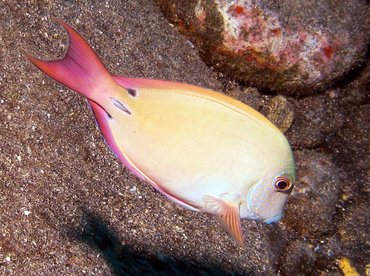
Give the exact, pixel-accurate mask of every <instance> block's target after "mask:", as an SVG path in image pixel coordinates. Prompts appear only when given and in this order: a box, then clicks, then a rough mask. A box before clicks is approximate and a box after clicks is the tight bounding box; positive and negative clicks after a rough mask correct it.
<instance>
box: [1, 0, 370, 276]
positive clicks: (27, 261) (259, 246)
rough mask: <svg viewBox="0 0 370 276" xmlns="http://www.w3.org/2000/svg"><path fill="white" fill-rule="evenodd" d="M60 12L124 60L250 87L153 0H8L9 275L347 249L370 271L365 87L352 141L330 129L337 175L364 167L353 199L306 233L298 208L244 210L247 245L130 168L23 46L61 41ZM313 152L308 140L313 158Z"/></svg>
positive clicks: (171, 267) (245, 269)
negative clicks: (281, 214) (270, 215)
mask: <svg viewBox="0 0 370 276" xmlns="http://www.w3.org/2000/svg"><path fill="white" fill-rule="evenodd" d="M50 16H56V17H59V18H62V19H63V20H65V21H66V22H68V23H70V24H71V25H72V26H74V27H75V28H76V29H77V30H78V31H79V32H80V33H81V34H82V35H83V36H84V37H85V38H86V39H87V40H88V41H89V43H90V44H91V45H92V46H93V47H94V49H95V50H96V52H97V53H98V55H99V56H100V57H101V58H102V60H103V62H104V63H105V64H106V66H107V67H108V69H109V70H110V71H111V72H113V73H114V74H118V75H124V76H131V77H134V76H135V77H145V78H159V79H168V80H176V81H182V82H187V83H191V84H196V85H201V86H204V87H208V88H213V89H216V90H219V91H223V92H225V93H229V94H230V95H232V96H234V97H237V98H239V99H240V100H243V101H247V100H248V97H246V96H245V95H243V93H242V92H241V93H237V92H235V89H234V88H235V87H238V88H240V87H239V85H238V84H235V83H234V82H233V81H231V80H228V79H227V78H224V77H223V76H222V75H220V74H217V73H215V72H212V70H211V68H208V67H207V66H206V65H205V64H204V63H203V61H202V60H201V59H200V57H199V55H198V52H197V50H196V49H195V48H194V47H193V45H192V44H191V43H189V42H188V41H187V40H186V39H185V38H184V37H182V36H181V35H180V34H179V33H178V32H177V30H176V29H175V28H174V27H173V26H172V25H171V24H170V23H169V22H168V21H167V20H166V19H165V18H164V17H163V15H162V13H161V12H160V10H159V9H158V8H157V7H156V6H155V5H154V4H153V3H152V2H151V1H144V0H139V1H84V2H82V1H81V2H76V3H75V2H74V1H32V0H27V1H22V3H20V2H19V3H17V2H15V1H14V2H13V1H1V2H0V22H1V25H0V50H1V51H0V275H83V274H86V275H110V274H115V275H123V274H136V275H138V274H140V273H147V274H154V273H157V274H167V275H173V274H194V275H199V274H204V275H206V274H221V275H222V274H247V275H249V274H252V275H262V274H263V275H275V274H289V272H291V273H298V272H301V273H302V274H316V275H317V274H319V273H321V275H333V274H338V275H340V273H341V270H340V269H339V267H338V261H339V260H341V258H343V257H347V258H348V259H350V260H351V262H352V263H353V264H354V266H355V267H356V269H357V270H358V271H360V272H361V273H365V266H366V264H367V263H369V260H368V255H369V237H368V234H367V231H366V229H368V226H369V225H368V222H369V212H368V210H367V208H366V204H367V205H368V194H366V192H368V188H366V187H367V186H368V180H369V179H368V178H367V179H366V177H368V171H367V170H368V167H367V169H366V162H368V159H367V157H368V151H367V152H366V147H368V146H369V144H368V122H369V120H368V117H369V116H368V115H369V105H368V103H369V102H368V99H367V100H366V99H365V101H362V102H361V104H358V105H357V106H354V107H353V112H352V113H351V114H352V115H351V116H348V112H347V113H346V114H347V115H345V116H347V117H346V118H345V121H346V122H347V121H350V123H349V124H347V125H346V124H345V125H344V127H343V133H354V134H356V135H357V136H356V137H355V138H354V139H355V140H354V139H352V138H351V139H352V140H351V139H350V138H348V143H351V145H350V146H345V144H346V142H347V140H346V139H345V138H343V139H342V140H338V141H337V140H333V141H334V142H333V143H332V145H333V147H337V148H335V150H336V152H335V153H334V154H333V155H334V157H335V158H334V161H333V162H334V164H335V166H337V167H338V169H339V170H344V171H346V174H344V176H341V175H339V177H342V180H348V179H350V178H351V175H352V174H356V175H357V176H358V175H360V176H361V177H362V180H363V181H362V182H361V180H359V179H354V181H353V182H351V183H350V184H349V185H350V187H354V186H353V185H357V186H356V188H353V190H350V191H348V189H342V188H341V189H340V193H342V194H345V195H346V196H347V197H348V196H349V198H350V201H346V199H342V201H340V202H338V204H337V205H338V207H337V208H338V210H337V211H336V212H337V213H336V214H335V217H334V218H333V222H332V223H333V224H334V225H335V228H334V229H330V230H328V231H324V232H320V235H319V236H312V235H311V236H310V237H309V238H307V237H306V236H304V235H302V231H301V232H300V231H299V229H298V230H297V228H295V225H296V222H297V221H298V222H299V221H300V220H302V218H301V217H295V218H293V222H292V221H291V220H292V217H291V216H290V220H284V219H283V220H282V221H281V222H280V223H278V224H274V225H265V224H263V223H259V222H253V221H243V222H242V227H243V231H244V233H245V240H246V244H245V246H244V247H243V248H241V247H239V246H238V244H237V243H236V242H235V241H234V240H232V239H231V238H230V236H229V235H228V234H227V233H226V232H225V231H224V230H223V228H222V226H221V225H220V224H219V223H218V222H217V221H216V220H215V219H214V218H213V217H212V216H210V215H206V214H200V213H196V212H191V211H188V210H185V209H183V208H181V207H178V206H176V205H175V204H174V203H172V202H170V201H169V200H167V199H166V198H165V197H164V196H162V195H161V194H159V193H158V192H156V191H154V189H153V188H152V187H150V186H149V185H147V184H145V183H144V182H142V181H140V180H139V179H138V178H137V177H135V176H134V175H133V174H132V173H130V172H129V171H128V170H127V169H125V168H124V167H123V166H122V165H121V164H120V163H119V161H118V159H117V158H116V157H115V156H114V155H113V153H112V152H111V151H110V150H109V149H108V147H107V145H106V144H105V142H104V140H103V139H102V136H101V134H100V132H99V130H98V128H97V127H96V124H95V120H94V118H93V115H92V112H91V110H90V109H89V107H88V105H87V103H86V101H85V100H84V99H83V98H82V97H80V96H78V95H77V94H76V93H74V92H72V91H71V90H68V89H67V88H65V87H63V86H61V85H59V84H57V83H56V82H55V81H53V80H51V79H49V78H47V77H46V76H45V75H43V74H42V73H41V72H40V71H38V70H37V69H36V68H35V67H34V66H32V65H31V64H30V62H28V61H27V60H26V58H25V57H24V54H23V53H24V51H27V52H29V53H32V54H34V55H37V56H40V57H43V58H54V57H57V56H61V55H62V54H63V51H64V50H65V47H66V45H65V43H66V35H65V33H64V32H63V31H62V29H61V28H60V27H59V26H57V25H56V24H55V23H53V22H52V21H51V20H50ZM364 70H367V71H368V67H367V69H366V68H365V69H364ZM359 74H360V73H359ZM363 74H365V77H363V76H360V77H359V78H362V79H360V81H362V82H363V81H364V80H363V79H364V78H367V76H368V75H366V72H365V73H363ZM353 79H354V80H353V81H355V80H356V77H354V78H353ZM347 85H350V84H347ZM239 90H240V89H239ZM239 90H238V91H239ZM241 90H243V89H241ZM230 91H231V92H230ZM232 91H234V92H232ZM361 93H365V92H364V91H363V92H361ZM367 93H368V90H367ZM346 95H347V94H345V95H344V96H343V98H345V97H347V96H346ZM269 97H270V96H269V95H267V96H262V97H260V98H259V99H262V102H263V99H269ZM298 119H299V118H298ZM327 123H331V122H327ZM352 124H353V125H354V126H353V132H352V131H351V129H352ZM356 128H358V129H360V130H358V129H356ZM364 129H365V130H364ZM343 135H344V134H343ZM343 135H342V136H343ZM339 136H340V135H339ZM344 136H345V135H344ZM345 137H347V136H345ZM354 141H359V143H360V144H359V145H357V144H356V146H353V143H355V142H354ZM366 142H367V145H366ZM341 148H346V150H343V151H342V152H341ZM299 150H302V149H299ZM308 150H313V149H308ZM314 150H317V151H321V152H324V153H325V152H328V151H330V150H332V151H333V152H334V151H335V150H333V148H330V147H329V148H328V149H318V148H316V149H314ZM356 150H359V151H361V152H356ZM364 150H365V153H364ZM338 151H339V153H342V154H343V155H342V156H343V159H346V160H348V162H349V163H346V162H344V163H343V159H342V158H340V156H339V155H338ZM305 156H306V155H305V152H304V149H303V153H302V152H300V153H299V154H298V157H299V158H301V161H300V164H301V165H302V166H303V167H305V164H306V163H305V162H306V160H305ZM356 156H357V157H356ZM351 158H352V159H351ZM356 158H360V159H361V160H358V159H356ZM355 162H362V163H361V164H360V165H359V166H357V165H356V164H355ZM364 163H365V165H364ZM348 164H350V165H348ZM351 164H352V165H351ZM353 164H355V165H353ZM367 164H368V163H367ZM353 168H359V171H356V170H354V171H353V172H352V171H350V170H351V169H353ZM298 169H299V167H298ZM348 175H349V177H348ZM342 182H343V181H342ZM361 183H362V184H361ZM366 183H367V184H366ZM351 185H352V186H351ZM361 185H362V186H361ZM351 189H352V188H351ZM343 191H344V192H343ZM343 200H344V201H345V202H344V203H343ZM294 204H297V205H299V204H300V202H299V201H295V202H294ZM289 208H291V210H295V209H294V208H295V206H292V205H289V206H288V212H289ZM342 209H343V210H342ZM353 209H354V210H355V211H353ZM358 210H360V211H358ZM307 212H309V210H308V211H307ZM321 212H323V213H325V210H321ZM293 213H294V211H293ZM320 215H321V213H318V214H317V216H320ZM303 219H304V218H303ZM343 223H344V226H343ZM292 225H293V226H292ZM291 226H292V227H291ZM347 226H348V227H347ZM307 227H310V224H309V222H307ZM339 230H342V231H346V233H345V234H343V233H339V232H338V231H339ZM308 231H309V230H308ZM312 233H315V232H312ZM343 235H344V236H345V237H347V240H344V238H343ZM320 244H321V248H324V249H322V251H320V250H321V249H320ZM317 246H319V247H317ZM317 248H319V249H320V250H318V249H317ZM330 252H332V253H330Z"/></svg>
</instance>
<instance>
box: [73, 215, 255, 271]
mask: <svg viewBox="0 0 370 276" xmlns="http://www.w3.org/2000/svg"><path fill="white" fill-rule="evenodd" d="M68 232H69V235H68V236H69V237H70V238H73V239H75V240H77V241H79V242H81V243H84V244H87V245H88V246H89V247H91V248H92V249H93V250H96V251H98V252H99V253H100V254H101V255H102V256H103V257H104V259H105V260H106V261H107V263H108V264H109V266H110V267H111V270H112V273H113V274H114V275H242V274H240V273H237V272H229V271H225V270H224V269H222V268H221V267H220V266H219V265H217V264H214V265H213V264H204V263H198V262H187V261H181V260H174V259H172V258H171V257H168V256H163V255H162V254H157V255H155V256H149V255H148V254H146V253H145V252H138V251H136V250H134V249H132V248H130V247H128V246H126V245H123V244H122V243H121V242H120V241H119V239H118V236H117V234H116V233H115V231H114V230H112V229H110V228H109V227H108V226H107V224H106V223H104V221H103V219H102V218H100V217H99V216H98V215H96V214H93V213H91V212H89V211H86V210H85V211H84V212H83V215H82V219H81V223H80V225H79V226H78V227H77V228H74V229H73V228H71V229H69V231H68ZM244 275H245V274H244ZM249 275H250V274H249Z"/></svg>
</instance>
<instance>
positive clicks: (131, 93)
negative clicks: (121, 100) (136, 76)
mask: <svg viewBox="0 0 370 276" xmlns="http://www.w3.org/2000/svg"><path fill="white" fill-rule="evenodd" d="M126 89H127V92H128V94H129V95H130V96H132V97H136V96H137V91H136V90H135V89H133V88H126Z"/></svg>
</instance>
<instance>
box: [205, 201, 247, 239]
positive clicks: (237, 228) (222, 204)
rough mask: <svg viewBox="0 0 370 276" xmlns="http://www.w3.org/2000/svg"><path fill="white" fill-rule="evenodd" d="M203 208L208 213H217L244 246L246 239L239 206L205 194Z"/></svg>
mask: <svg viewBox="0 0 370 276" xmlns="http://www.w3.org/2000/svg"><path fill="white" fill-rule="evenodd" d="M203 210H204V211H205V212H207V213H211V214H215V215H216V216H217V217H218V219H219V220H220V221H221V222H222V223H223V224H224V225H225V227H226V229H227V230H228V232H229V233H230V234H231V235H232V236H233V237H234V238H235V239H236V240H237V241H238V242H239V244H240V245H241V246H243V244H244V239H243V234H242V228H241V223H240V214H239V206H237V205H236V204H233V203H229V202H227V201H225V200H223V199H220V198H216V197H213V196H205V197H204V204H203Z"/></svg>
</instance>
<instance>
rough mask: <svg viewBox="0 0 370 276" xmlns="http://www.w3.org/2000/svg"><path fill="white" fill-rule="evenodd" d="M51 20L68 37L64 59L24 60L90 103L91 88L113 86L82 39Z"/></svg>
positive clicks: (105, 70) (57, 20)
mask: <svg viewBox="0 0 370 276" xmlns="http://www.w3.org/2000/svg"><path fill="white" fill-rule="evenodd" d="M53 20H54V21H56V22H58V23H59V24H61V25H62V26H63V27H64V29H65V30H66V31H67V33H68V37H69V47H68V50H67V52H66V54H65V56H64V57H63V58H62V59H57V60H50V61H44V60H40V59H37V58H35V57H33V56H31V55H28V54H27V55H26V56H27V58H28V59H29V60H30V61H31V62H32V63H33V64H34V65H36V66H37V67H38V68H39V69H40V70H41V71H43V72H44V73H45V74H47V75H48V76H50V77H52V78H53V79H55V80H57V81H58V82H60V83H62V84H64V85H65V86H67V87H69V88H70V89H73V90H75V91H76V92H78V93H80V94H82V95H83V96H85V97H87V98H90V99H91V97H92V95H91V94H92V93H93V90H94V89H95V88H99V87H106V86H107V85H108V86H109V85H110V84H113V83H114V84H115V81H114V80H113V78H112V76H111V75H110V74H109V72H108V70H107V69H106V68H105V66H104V65H103V63H102V62H101V60H100V59H99V57H98V56H97V55H96V54H95V52H94V50H93V49H92V48H91V47H90V46H89V44H88V43H87V42H86V41H85V39H84V38H83V37H82V36H80V35H79V34H78V33H77V32H76V31H75V30H74V29H73V28H72V27H70V26H69V25H68V24H66V23H65V22H63V21H62V20H60V19H58V18H53ZM103 90H104V89H103Z"/></svg>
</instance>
